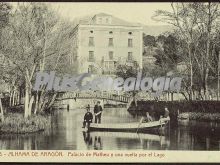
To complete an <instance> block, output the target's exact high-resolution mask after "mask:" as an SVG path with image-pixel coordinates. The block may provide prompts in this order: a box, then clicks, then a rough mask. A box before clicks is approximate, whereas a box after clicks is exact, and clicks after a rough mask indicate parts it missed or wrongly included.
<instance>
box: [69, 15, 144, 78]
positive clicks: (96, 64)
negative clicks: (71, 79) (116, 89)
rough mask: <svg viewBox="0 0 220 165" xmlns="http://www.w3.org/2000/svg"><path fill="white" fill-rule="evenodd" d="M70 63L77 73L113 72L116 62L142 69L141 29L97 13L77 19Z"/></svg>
mask: <svg viewBox="0 0 220 165" xmlns="http://www.w3.org/2000/svg"><path fill="white" fill-rule="evenodd" d="M73 36H74V37H73V46H72V51H71V52H72V53H71V54H70V62H71V64H72V65H75V66H77V72H78V73H87V72H89V73H92V74H107V75H109V74H110V75H114V73H115V70H116V67H117V65H118V64H127V65H133V64H134V62H136V63H137V64H138V65H139V67H140V68H142V53H143V28H142V26H141V25H139V24H137V23H130V22H127V21H124V20H122V19H119V18H116V17H114V16H112V15H109V14H105V13H99V14H96V15H94V16H93V17H90V18H89V19H86V20H81V21H79V24H78V25H77V26H76V27H75V29H74V35H73Z"/></svg>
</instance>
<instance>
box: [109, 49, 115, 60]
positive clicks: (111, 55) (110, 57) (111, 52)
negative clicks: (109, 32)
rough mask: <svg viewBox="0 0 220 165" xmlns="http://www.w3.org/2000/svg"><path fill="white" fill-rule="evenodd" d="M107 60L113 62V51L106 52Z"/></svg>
mask: <svg viewBox="0 0 220 165" xmlns="http://www.w3.org/2000/svg"><path fill="white" fill-rule="evenodd" d="M108 57H109V60H113V58H114V57H113V51H110V52H108Z"/></svg>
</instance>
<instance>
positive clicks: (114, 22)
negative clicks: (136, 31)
mask: <svg viewBox="0 0 220 165" xmlns="http://www.w3.org/2000/svg"><path fill="white" fill-rule="evenodd" d="M96 16H110V17H111V18H112V22H111V24H109V25H113V26H141V24H138V23H132V22H128V21H125V20H123V19H120V18H117V17H115V16H113V15H110V14H106V13H98V14H95V15H93V16H88V17H86V18H83V19H81V20H80V21H79V24H84V25H102V24H100V23H99V24H97V23H96V22H95V20H94V18H95V17H96ZM105 25H106V24H105Z"/></svg>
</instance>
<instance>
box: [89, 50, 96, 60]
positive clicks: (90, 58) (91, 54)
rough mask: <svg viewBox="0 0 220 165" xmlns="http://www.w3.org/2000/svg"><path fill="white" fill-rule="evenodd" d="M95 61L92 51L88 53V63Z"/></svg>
mask: <svg viewBox="0 0 220 165" xmlns="http://www.w3.org/2000/svg"><path fill="white" fill-rule="evenodd" d="M94 60H95V57H94V51H89V61H90V62H93V61H94Z"/></svg>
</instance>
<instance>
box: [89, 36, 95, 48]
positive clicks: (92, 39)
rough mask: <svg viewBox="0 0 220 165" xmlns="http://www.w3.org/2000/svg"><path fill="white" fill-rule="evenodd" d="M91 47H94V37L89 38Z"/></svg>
mask: <svg viewBox="0 0 220 165" xmlns="http://www.w3.org/2000/svg"><path fill="white" fill-rule="evenodd" d="M89 46H94V37H89Z"/></svg>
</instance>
